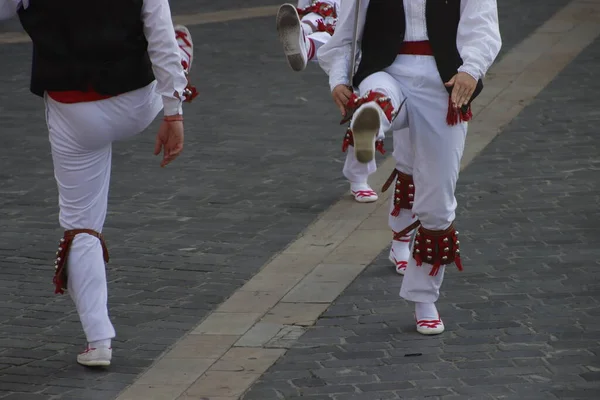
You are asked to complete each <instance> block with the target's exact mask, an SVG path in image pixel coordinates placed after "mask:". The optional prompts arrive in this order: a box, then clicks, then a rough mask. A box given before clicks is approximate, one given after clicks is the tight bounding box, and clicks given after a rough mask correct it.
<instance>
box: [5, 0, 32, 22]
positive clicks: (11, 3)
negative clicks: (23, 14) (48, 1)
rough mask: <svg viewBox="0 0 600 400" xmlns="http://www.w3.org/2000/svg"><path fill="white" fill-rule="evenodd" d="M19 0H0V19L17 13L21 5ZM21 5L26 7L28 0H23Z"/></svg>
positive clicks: (8, 17)
mask: <svg viewBox="0 0 600 400" xmlns="http://www.w3.org/2000/svg"><path fill="white" fill-rule="evenodd" d="M22 3H23V2H22V1H21V0H0V21H2V20H6V19H11V18H12V17H14V16H15V15H17V11H18V10H19V8H20V7H21V5H22ZM24 3H25V4H23V6H24V7H25V8H27V6H28V5H29V4H28V3H29V1H28V0H25V1H24Z"/></svg>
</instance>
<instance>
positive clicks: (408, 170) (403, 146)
mask: <svg viewBox="0 0 600 400" xmlns="http://www.w3.org/2000/svg"><path fill="white" fill-rule="evenodd" d="M393 139H394V143H393V145H394V152H393V153H392V155H393V157H394V159H395V160H396V169H397V170H398V171H400V172H402V173H404V174H406V175H412V173H413V163H414V150H413V144H412V143H413V141H412V137H411V132H410V131H409V129H407V128H403V129H398V130H395V131H394V133H393ZM390 189H392V190H393V189H394V184H393V183H392V186H391V187H390ZM393 209H394V196H393V195H392V196H391V197H390V215H389V217H388V222H389V225H390V228H392V230H393V231H394V232H400V231H402V230H404V229H405V228H406V227H408V226H409V225H410V224H412V223H413V222H414V221H415V220H416V217H415V216H414V212H413V211H412V210H408V209H401V210H400V214H399V215H398V216H393V215H392V213H391V212H392V210H393Z"/></svg>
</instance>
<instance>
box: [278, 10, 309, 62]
mask: <svg viewBox="0 0 600 400" xmlns="http://www.w3.org/2000/svg"><path fill="white" fill-rule="evenodd" d="M276 23H277V33H278V34H279V41H280V42H281V44H282V45H283V52H284V54H285V56H286V57H287V61H288V64H289V65H290V67H291V68H292V69H293V70H294V71H302V70H304V69H305V68H306V64H307V63H308V60H309V58H310V57H309V54H308V53H309V50H311V44H310V41H308V40H307V39H306V35H305V34H304V29H303V28H302V22H301V20H300V15H298V10H297V9H296V7H295V6H294V5H292V4H288V3H286V4H283V5H282V6H281V7H279V11H277V18H276Z"/></svg>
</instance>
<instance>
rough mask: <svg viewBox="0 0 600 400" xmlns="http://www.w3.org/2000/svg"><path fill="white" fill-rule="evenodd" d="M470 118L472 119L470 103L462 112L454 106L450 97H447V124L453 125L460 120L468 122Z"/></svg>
mask: <svg viewBox="0 0 600 400" xmlns="http://www.w3.org/2000/svg"><path fill="white" fill-rule="evenodd" d="M471 119H473V112H472V111H471V106H470V105H469V106H468V107H467V111H466V112H463V111H462V110H461V109H460V108H457V107H454V104H452V98H451V97H448V114H447V115H446V122H447V123H448V125H450V126H454V125H457V124H458V123H461V122H469V121H470V120H471Z"/></svg>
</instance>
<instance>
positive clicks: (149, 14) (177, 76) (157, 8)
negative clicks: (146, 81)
mask: <svg viewBox="0 0 600 400" xmlns="http://www.w3.org/2000/svg"><path fill="white" fill-rule="evenodd" d="M142 20H143V21H144V34H145V36H146V40H148V55H149V56H150V60H151V61H152V70H153V72H154V76H155V78H156V81H157V86H156V90H157V92H158V93H159V94H160V95H161V96H162V98H163V105H164V114H165V115H175V114H182V113H183V107H182V104H183V100H184V96H183V91H184V90H185V88H186V86H187V78H186V76H185V74H184V72H183V66H182V65H181V59H182V56H181V51H180V49H179V46H178V45H177V40H176V39H175V29H174V28H173V21H172V19H171V8H170V7H169V1H168V0H144V4H143V6H142Z"/></svg>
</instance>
